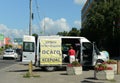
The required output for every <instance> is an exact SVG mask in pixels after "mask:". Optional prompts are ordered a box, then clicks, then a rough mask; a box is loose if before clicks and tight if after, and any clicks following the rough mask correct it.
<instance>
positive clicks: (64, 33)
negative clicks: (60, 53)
mask: <svg viewBox="0 0 120 83" xmlns="http://www.w3.org/2000/svg"><path fill="white" fill-rule="evenodd" d="M57 35H60V36H67V35H68V32H67V31H63V32H58V33H57Z"/></svg>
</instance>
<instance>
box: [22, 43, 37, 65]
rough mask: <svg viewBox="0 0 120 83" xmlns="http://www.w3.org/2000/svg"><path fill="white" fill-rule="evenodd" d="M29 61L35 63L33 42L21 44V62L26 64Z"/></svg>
mask: <svg viewBox="0 0 120 83" xmlns="http://www.w3.org/2000/svg"><path fill="white" fill-rule="evenodd" d="M30 61H32V62H33V63H34V62H35V42H23V56H22V62H23V63H25V64H28V63H29V62H30Z"/></svg>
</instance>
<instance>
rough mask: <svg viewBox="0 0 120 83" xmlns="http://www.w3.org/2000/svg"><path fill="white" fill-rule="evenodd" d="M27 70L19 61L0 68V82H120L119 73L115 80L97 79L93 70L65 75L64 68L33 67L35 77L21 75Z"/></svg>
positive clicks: (26, 66)
mask: <svg viewBox="0 0 120 83" xmlns="http://www.w3.org/2000/svg"><path fill="white" fill-rule="evenodd" d="M27 72H28V65H22V64H21V63H20V62H18V63H16V64H13V65H11V66H8V67H5V68H2V69H0V83H120V75H115V80H111V81H108V80H97V79H95V78H94V70H83V72H82V74H81V75H67V74H66V71H65V70H58V71H54V72H47V71H43V70H41V69H39V68H34V67H33V74H34V75H35V76H37V77H30V78H25V77H23V76H24V75H26V73H27Z"/></svg>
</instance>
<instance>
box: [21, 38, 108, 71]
mask: <svg viewBox="0 0 120 83" xmlns="http://www.w3.org/2000/svg"><path fill="white" fill-rule="evenodd" d="M69 46H72V47H73V48H74V49H75V51H76V60H78V61H79V63H81V64H82V65H83V66H95V64H96V63H97V62H98V61H107V60H108V59H109V58H108V57H106V56H104V55H103V54H102V55H101V53H100V52H99V50H98V49H97V47H96V45H95V44H94V43H91V42H90V41H89V40H88V39H86V38H85V37H71V36H38V40H37V47H36V50H37V51H36V52H37V53H36V59H35V54H34V55H33V56H32V55H31V56H29V57H30V58H31V60H33V59H34V60H35V61H34V60H33V61H34V62H33V63H34V65H35V66H39V67H41V68H45V69H46V70H48V71H53V70H55V68H57V67H61V66H66V65H67V64H68V63H69V56H68V50H69ZM23 47H24V46H23ZM33 49H34V47H33ZM26 55H27V54H26ZM23 56H25V55H23ZM98 56H99V57H100V58H99V57H98ZM29 57H28V56H27V57H26V58H29Z"/></svg>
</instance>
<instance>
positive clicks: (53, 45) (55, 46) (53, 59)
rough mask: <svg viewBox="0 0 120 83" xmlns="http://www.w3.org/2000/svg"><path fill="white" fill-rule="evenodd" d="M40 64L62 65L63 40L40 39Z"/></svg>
mask: <svg viewBox="0 0 120 83" xmlns="http://www.w3.org/2000/svg"><path fill="white" fill-rule="evenodd" d="M40 64H41V65H60V64H62V51H61V39H58V38H57V39H49V38H48V39H44V38H43V39H40Z"/></svg>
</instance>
